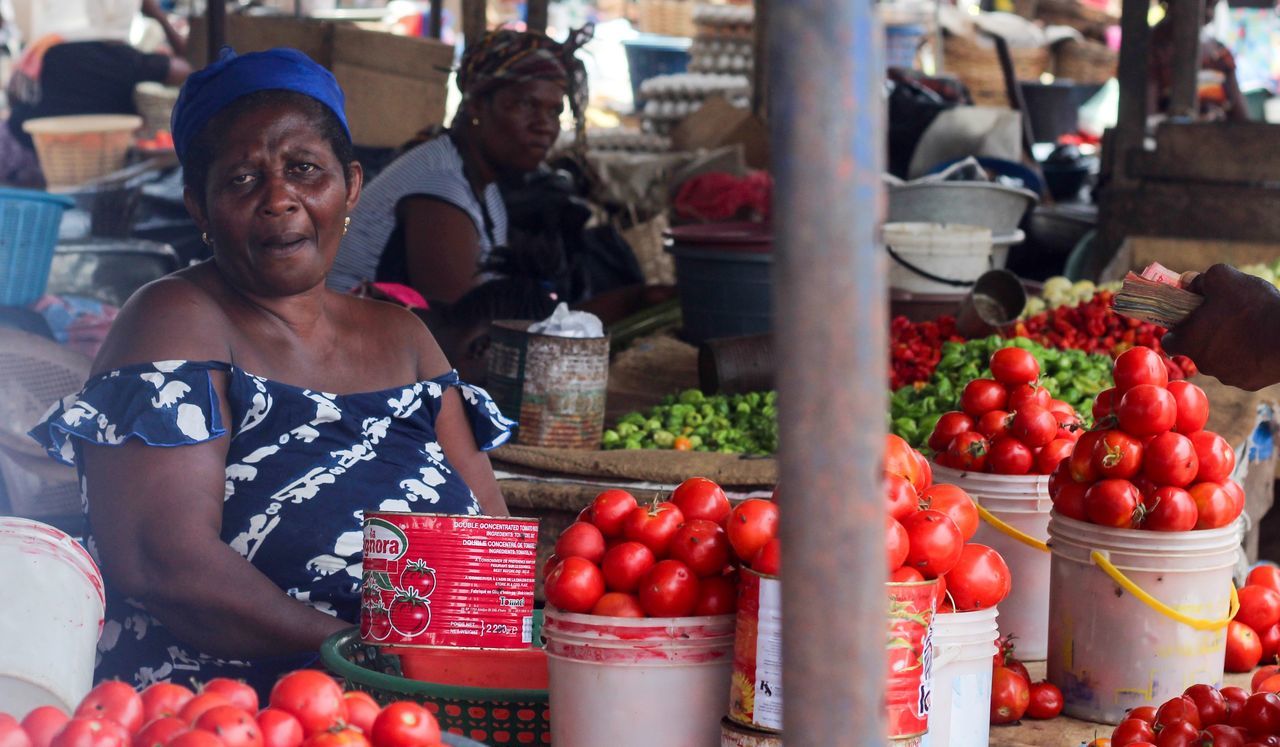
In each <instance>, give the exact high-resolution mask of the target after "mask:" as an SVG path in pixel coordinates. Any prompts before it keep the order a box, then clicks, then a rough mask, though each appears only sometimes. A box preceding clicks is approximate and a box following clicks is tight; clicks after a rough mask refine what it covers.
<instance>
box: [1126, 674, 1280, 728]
mask: <svg viewBox="0 0 1280 747" xmlns="http://www.w3.org/2000/svg"><path fill="white" fill-rule="evenodd" d="M1273 678H1274V679H1273ZM1251 689H1252V690H1253V693H1252V694H1250V693H1249V691H1246V690H1245V689H1244V688H1241V687H1223V688H1221V689H1219V688H1216V687H1214V686H1212V685H1203V684H1201V685H1192V686H1191V687H1189V688H1187V689H1186V691H1185V692H1184V693H1183V694H1182V695H1180V696H1178V697H1176V698H1171V699H1170V700H1168V701H1166V702H1165V703H1164V704H1162V705H1161V706H1160V707H1159V708H1156V707H1154V706H1142V707H1141V708H1134V709H1133V710H1131V711H1129V713H1127V714H1126V716H1125V720H1124V721H1121V722H1120V723H1119V724H1118V725H1117V726H1116V728H1115V731H1113V732H1111V747H1275V745H1280V696H1277V695H1276V692H1275V690H1280V677H1275V676H1274V673H1273V672H1268V671H1267V669H1266V668H1264V669H1261V670H1259V671H1258V675H1255V676H1254V678H1253V683H1252V685H1251Z"/></svg>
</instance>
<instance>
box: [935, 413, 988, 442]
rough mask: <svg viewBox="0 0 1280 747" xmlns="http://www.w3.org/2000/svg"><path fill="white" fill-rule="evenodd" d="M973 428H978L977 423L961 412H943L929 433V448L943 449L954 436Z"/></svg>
mask: <svg viewBox="0 0 1280 747" xmlns="http://www.w3.org/2000/svg"><path fill="white" fill-rule="evenodd" d="M983 417H986V416H983ZM974 430H978V428H977V423H975V422H974V420H973V418H971V417H969V416H968V415H965V414H964V413H963V412H948V413H945V414H944V415H943V416H942V417H940V418H938V422H937V424H936V425H934V426H933V433H931V434H930V435H929V448H930V449H933V450H934V451H945V450H946V448H947V447H948V446H950V445H951V441H952V440H953V439H954V438H955V437H956V436H958V435H960V434H961V433H965V432H966V431H974Z"/></svg>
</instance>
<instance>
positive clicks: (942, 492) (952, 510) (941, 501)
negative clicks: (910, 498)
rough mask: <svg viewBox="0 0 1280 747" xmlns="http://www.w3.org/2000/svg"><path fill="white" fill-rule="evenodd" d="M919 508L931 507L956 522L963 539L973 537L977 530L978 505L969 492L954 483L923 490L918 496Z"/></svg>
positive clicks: (967, 539)
mask: <svg viewBox="0 0 1280 747" xmlns="http://www.w3.org/2000/svg"><path fill="white" fill-rule="evenodd" d="M920 508H931V509H933V510H934V511H941V512H942V513H944V514H946V515H947V516H948V517H949V518H950V519H951V520H952V521H954V522H955V523H956V528H957V529H959V530H960V535H961V536H962V537H964V541H965V542H968V541H969V540H971V539H973V535H974V534H975V533H977V531H978V521H979V518H978V506H977V504H976V503H974V502H973V499H972V498H970V497H969V494H968V493H966V492H964V491H963V490H961V489H960V488H958V487H956V486H955V485H946V484H939V485H934V486H933V487H931V488H929V489H928V490H926V491H924V495H922V496H920Z"/></svg>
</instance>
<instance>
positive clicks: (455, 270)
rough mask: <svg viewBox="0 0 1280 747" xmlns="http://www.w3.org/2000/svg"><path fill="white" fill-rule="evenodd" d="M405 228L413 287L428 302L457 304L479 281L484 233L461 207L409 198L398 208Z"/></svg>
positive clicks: (430, 199)
mask: <svg viewBox="0 0 1280 747" xmlns="http://www.w3.org/2000/svg"><path fill="white" fill-rule="evenodd" d="M396 214H397V217H398V219H399V221H400V225H401V226H403V227H404V251H405V265H406V267H407V268H408V271H409V285H411V286H413V287H414V288H415V289H416V290H417V291H418V292H419V293H421V294H422V295H423V297H424V298H426V299H427V300H428V301H442V302H444V303H453V302H455V301H457V300H458V299H459V298H461V297H462V296H463V294H465V293H466V292H467V291H469V290H471V289H472V288H474V287H475V286H476V285H477V283H478V281H479V262H480V234H479V232H478V231H476V225H475V223H474V222H472V220H471V217H470V216H468V215H467V213H466V212H465V211H464V210H462V209H461V208H459V207H457V206H455V205H451V204H449V203H447V202H444V201H442V200H437V199H435V198H432V197H424V196H415V197H406V198H405V199H403V200H401V201H400V204H399V205H398V206H397V208H396Z"/></svg>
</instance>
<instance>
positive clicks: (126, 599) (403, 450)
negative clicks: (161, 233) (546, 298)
mask: <svg viewBox="0 0 1280 747" xmlns="http://www.w3.org/2000/svg"><path fill="white" fill-rule="evenodd" d="M173 134H174V141H175V146H176V149H177V152H178V156H179V158H180V159H181V161H182V164H183V167H184V179H185V182H186V192H185V198H186V204H187V208H188V210H189V211H190V212H191V215H192V216H193V217H194V219H195V221H196V223H197V225H198V226H199V228H200V230H201V231H203V232H204V240H205V242H206V243H208V244H209V246H210V247H211V249H212V253H213V259H212V260H210V261H208V262H205V263H203V264H200V265H197V266H195V267H191V268H189V269H186V270H183V271H181V272H178V273H175V274H174V275H171V276H169V277H167V278H164V279H162V280H160V281H157V282H155V283H152V284H151V285H148V286H147V287H145V288H144V289H142V290H141V291H139V292H138V293H137V294H135V296H134V297H133V298H132V299H131V300H130V301H129V303H128V304H127V305H126V306H125V308H124V309H123V310H122V312H121V314H120V317H119V319H118V320H117V322H116V324H115V326H114V327H113V328H112V331H111V335H110V337H109V338H108V339H107V341H106V344H105V345H104V347H103V349H102V352H101V354H100V355H99V356H98V359H97V361H96V362H95V364H94V374H95V375H94V376H93V377H92V378H91V379H90V380H89V382H88V383H87V384H86V385H85V388H84V389H83V390H82V391H81V392H80V393H79V394H78V395H73V396H71V397H68V398H67V399H66V400H64V401H63V402H62V403H60V404H59V405H57V406H56V407H55V408H54V410H53V411H52V412H51V414H50V415H49V416H48V418H47V419H46V421H45V422H44V423H43V424H42V425H41V426H40V427H39V428H37V429H36V431H33V435H35V436H36V437H37V438H38V439H40V440H41V441H42V442H43V443H44V444H45V445H46V446H47V447H48V449H49V451H50V453H51V454H52V455H53V456H55V457H57V458H60V459H62V460H64V461H68V462H72V461H74V462H75V463H76V464H77V465H78V467H79V469H80V471H81V474H82V476H83V480H82V484H83V486H84V489H85V500H86V508H87V512H88V519H89V526H90V536H89V546H90V550H91V551H92V552H93V553H94V554H95V556H96V557H98V558H99V560H100V563H101V566H102V569H103V573H104V576H105V578H106V584H107V591H108V610H107V621H106V625H105V627H104V630H103V635H102V638H101V641H100V642H99V647H98V648H99V654H100V659H99V665H98V669H97V676H98V677H100V678H109V677H114V678H120V679H123V680H125V681H127V682H130V683H132V684H134V685H137V686H140V687H141V686H146V685H149V684H151V683H152V682H156V681H160V680H173V681H178V682H181V683H183V684H188V685H189V684H191V683H192V682H193V681H196V680H199V681H206V680H208V679H209V678H211V677H214V676H219V675H226V676H232V677H241V678H245V679H247V680H249V681H250V682H251V683H252V684H254V685H255V686H258V687H259V689H260V690H264V691H265V689H266V688H268V687H269V686H270V685H271V683H273V682H274V680H275V678H276V677H277V676H278V675H279V674H280V673H281V672H283V671H286V670H288V669H292V668H297V667H298V666H301V665H305V664H307V663H309V662H310V661H312V660H314V659H315V655H316V651H317V649H318V647H319V644H320V643H321V641H323V640H324V638H325V637H326V636H328V635H330V634H331V633H333V632H334V631H336V630H339V629H341V628H343V627H345V626H348V625H350V624H352V623H353V622H355V621H356V620H357V618H358V614H359V605H360V595H359V590H360V562H361V549H362V542H361V518H362V515H363V512H364V511H366V510H378V509H381V510H412V511H427V512H436V513H457V514H480V513H484V514H489V515H502V514H505V513H506V506H505V504H504V502H503V500H502V496H501V494H500V493H499V491H498V487H497V482H496V481H495V479H494V475H493V471H492V469H491V467H490V466H489V463H488V459H487V457H486V456H485V454H484V453H483V452H484V451H485V450H487V449H490V448H493V447H495V446H497V445H499V444H501V443H503V442H504V441H505V440H506V439H507V438H508V437H509V436H510V432H511V431H510V429H511V426H512V425H513V423H511V421H508V420H506V419H505V418H504V417H502V415H501V414H500V413H499V412H498V410H497V408H496V407H495V406H494V405H493V403H492V402H491V401H490V400H489V398H488V396H487V395H486V394H485V393H484V391H483V390H480V389H476V388H473V387H470V386H467V385H466V384H463V383H462V382H460V381H459V379H458V376H457V374H456V373H454V372H453V371H452V370H451V369H450V366H449V363H448V361H446V360H445V357H444V356H443V354H442V353H441V352H440V349H439V348H438V347H437V345H436V343H435V341H434V340H433V339H432V337H431V335H430V334H429V333H428V331H427V329H426V327H425V326H424V325H423V324H422V323H421V322H420V321H418V319H417V318H416V317H414V316H413V315H412V314H410V313H409V312H407V311H405V310H403V309H400V308H398V307H396V306H393V305H390V304H384V303H379V302H376V301H370V300H366V299H360V298H355V297H353V296H349V295H344V294H339V293H335V292H332V291H329V290H327V289H326V288H325V276H326V275H327V273H328V271H329V268H330V265H331V264H332V262H333V258H334V255H335V254H336V253H337V249H338V242H339V240H340V239H341V238H342V235H343V234H344V233H345V232H346V230H347V228H346V226H347V225H348V224H349V222H350V221H349V219H348V218H347V216H348V214H349V213H350V212H351V210H352V209H353V208H354V207H355V205H356V202H357V200H358V199H359V197H360V187H361V179H362V172H361V168H360V164H359V163H357V162H356V161H354V160H353V158H352V145H351V138H350V134H349V132H348V129H347V125H346V119H345V116H344V114H343V96H342V92H341V90H339V88H338V86H337V83H336V82H335V81H334V79H333V77H332V76H331V75H330V74H329V73H328V72H327V71H325V70H324V69H323V68H321V67H319V66H318V65H316V64H315V63H313V62H312V61H311V60H309V59H308V58H307V57H306V56H304V55H303V54H301V53H300V52H297V51H295V50H287V49H276V50H271V51H268V52H261V53H254V54H246V55H242V56H235V55H234V54H231V53H226V54H224V55H223V56H222V58H221V59H219V60H218V61H217V62H215V63H214V64H213V65H211V66H209V67H208V68H205V69H204V70H202V71H199V72H197V73H195V74H193V75H192V76H191V78H190V80H189V81H188V82H187V84H186V85H185V86H184V88H183V90H182V94H181V96H180V97H179V100H178V103H177V106H176V108H175V110H174V113H173Z"/></svg>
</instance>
